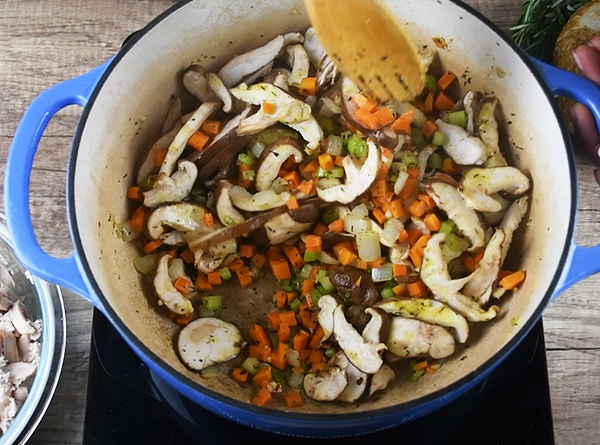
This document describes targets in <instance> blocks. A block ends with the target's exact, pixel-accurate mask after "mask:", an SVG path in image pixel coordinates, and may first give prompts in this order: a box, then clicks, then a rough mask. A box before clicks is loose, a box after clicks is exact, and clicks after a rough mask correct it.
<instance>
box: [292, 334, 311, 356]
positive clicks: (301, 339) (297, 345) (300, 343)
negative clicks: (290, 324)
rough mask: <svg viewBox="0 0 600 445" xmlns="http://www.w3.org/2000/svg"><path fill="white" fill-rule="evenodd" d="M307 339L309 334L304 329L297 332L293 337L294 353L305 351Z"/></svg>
mask: <svg viewBox="0 0 600 445" xmlns="http://www.w3.org/2000/svg"><path fill="white" fill-rule="evenodd" d="M309 339H310V334H309V333H308V332H306V331H305V330H304V329H301V330H300V331H298V333H297V334H296V335H295V336H294V351H301V350H303V349H306V346H307V345H308V340H309Z"/></svg>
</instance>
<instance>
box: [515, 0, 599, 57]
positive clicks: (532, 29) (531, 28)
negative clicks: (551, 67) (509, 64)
mask: <svg viewBox="0 0 600 445" xmlns="http://www.w3.org/2000/svg"><path fill="white" fill-rule="evenodd" d="M589 1H590V0H528V1H526V2H525V3H524V4H523V6H522V8H521V17H520V18H519V20H518V22H517V24H516V25H515V26H513V27H512V28H510V30H511V32H512V37H513V39H514V41H515V43H516V44H517V45H518V46H519V47H520V48H521V49H522V50H524V51H525V52H527V53H529V54H530V55H532V56H534V57H537V58H539V59H541V60H544V61H545V62H548V63H552V52H553V51H554V43H555V42H556V39H557V37H558V35H559V34H560V31H561V30H562V29H563V27H564V26H565V24H566V23H567V21H568V20H569V17H571V15H572V14H573V13H574V12H575V11H576V10H577V9H578V8H579V7H581V6H583V5H584V4H586V3H588V2H589Z"/></svg>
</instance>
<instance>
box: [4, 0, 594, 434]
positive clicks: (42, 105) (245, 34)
mask: <svg viewBox="0 0 600 445" xmlns="http://www.w3.org/2000/svg"><path fill="white" fill-rule="evenodd" d="M388 3H389V5H390V6H391V8H392V10H393V11H394V12H395V13H396V14H398V16H399V17H401V20H402V21H403V22H405V23H406V24H407V27H408V29H409V31H410V32H411V33H412V35H413V37H414V38H415V40H416V41H417V43H418V46H422V45H423V46H425V45H427V46H431V45H432V44H433V42H432V37H443V38H445V40H446V42H448V48H447V49H440V50H438V54H439V58H440V61H441V63H442V65H443V67H444V69H449V70H452V71H453V72H455V73H457V74H458V77H459V78H460V79H464V80H468V84H467V85H466V88H469V89H473V90H479V91H485V92H488V93H493V94H495V95H496V96H497V97H498V98H500V101H501V106H502V111H503V115H504V116H505V117H506V121H510V125H508V124H507V125H505V127H506V128H507V130H508V135H507V137H506V138H505V140H504V141H503V144H504V147H503V148H504V150H505V151H506V153H507V154H508V158H509V162H510V163H511V164H513V165H516V166H518V167H519V168H520V169H521V170H523V171H524V172H526V173H527V174H528V175H529V176H530V177H531V178H532V180H533V195H532V199H531V206H530V211H529V214H528V215H527V216H526V217H525V219H524V221H523V223H522V224H521V228H520V229H519V232H518V235H517V237H516V239H515V240H514V241H513V247H514V249H513V252H512V255H511V256H510V258H509V262H510V264H509V266H513V267H515V268H516V267H518V268H520V269H525V270H526V271H527V280H526V281H525V283H524V284H523V286H522V287H521V288H520V289H519V290H517V291H515V292H514V293H512V295H510V296H508V297H505V298H504V299H503V300H502V301H501V307H502V311H501V315H500V316H499V317H498V318H497V319H495V320H493V321H491V322H489V323H486V324H480V325H478V326H476V327H475V328H474V329H473V330H472V333H471V335H470V339H469V341H468V345H469V346H470V347H469V348H467V349H462V350H459V351H457V352H456V353H455V354H454V356H453V358H451V359H449V360H446V361H445V362H444V365H443V366H442V367H441V369H440V370H439V371H438V372H437V373H436V374H435V375H433V376H427V378H423V379H421V381H420V382H419V383H410V382H408V379H407V378H406V376H403V375H399V376H397V378H396V380H395V382H394V384H393V386H392V387H391V388H388V389H387V390H386V391H385V393H384V394H383V395H382V396H381V397H376V398H372V399H369V400H367V401H365V402H363V403H361V404H356V405H355V404H352V405H347V404H340V403H321V404H315V403H307V404H305V405H304V406H302V407H300V408H297V409H294V410H292V411H290V410H286V409H284V408H282V407H277V406H275V407H269V408H259V407H256V406H253V405H251V404H250V403H248V401H249V399H250V398H251V390H250V389H248V390H246V389H243V388H241V387H240V386H239V385H238V384H237V383H234V382H233V381H232V380H231V379H230V378H229V377H227V376H222V377H216V378H210V379H203V378H201V377H200V376H199V375H198V374H197V373H194V372H191V371H189V370H187V369H186V368H185V367H184V366H183V365H182V363H181V362H180V361H179V359H178V357H177V355H176V353H175V348H174V347H173V339H174V338H175V335H176V331H177V329H178V328H177V327H176V326H175V325H174V324H173V323H172V322H171V321H170V320H167V319H166V317H163V316H160V315H159V314H158V312H157V310H156V303H155V301H154V298H151V292H150V291H149V289H148V288H147V283H146V282H145V281H144V280H142V279H141V277H140V275H139V274H138V273H137V272H136V270H135V269H134V267H133V262H132V259H133V258H134V257H135V256H137V255H138V252H137V250H136V248H134V247H133V246H131V245H127V244H125V243H123V242H122V241H121V240H119V239H118V238H117V237H116V236H115V231H114V227H113V221H115V220H116V221H125V220H126V219H127V218H128V215H129V214H130V211H131V209H130V208H129V207H128V202H127V200H126V197H125V190H126V187H127V186H128V185H131V178H132V177H134V175H133V172H134V171H135V169H136V166H137V163H138V161H139V160H140V159H141V158H142V153H143V151H144V150H145V149H146V147H148V145H149V143H150V142H151V141H152V140H153V138H155V137H156V136H157V133H158V129H159V128H160V125H161V124H162V120H163V118H164V116H165V114H166V106H167V101H168V98H169V97H170V96H171V95H172V94H176V95H183V94H184V92H183V90H182V87H181V84H180V75H181V71H182V69H183V68H184V67H186V66H187V65H189V64H190V63H191V62H195V61H198V60H201V61H202V63H203V64H205V66H206V67H207V68H208V69H209V70H210V69H218V68H219V67H220V66H222V65H223V64H224V63H225V62H226V61H228V60H229V59H230V58H231V57H232V56H233V55H234V54H240V53H242V52H244V51H247V50H250V49H253V48H255V47H257V46H259V45H261V44H263V43H265V42H267V41H268V40H270V39H271V38H273V37H274V36H276V35H277V34H280V33H286V32H290V31H295V30H303V29H305V28H306V27H307V26H308V19H307V16H306V14H305V12H304V7H303V2H302V1H301V0H268V1H267V0H220V1H219V2H214V1H209V0H195V1H192V0H189V1H184V2H181V3H180V4H177V5H176V6H174V7H173V8H171V9H170V10H168V11H167V12H165V13H164V14H162V15H161V16H160V17H158V18H157V19H156V20H154V21H153V22H152V23H150V24H149V25H148V26H147V27H145V28H144V29H143V30H141V32H139V33H137V34H136V35H135V36H134V37H133V38H132V39H131V40H130V41H129V42H127V44H126V45H125V46H124V47H123V49H122V50H121V51H119V53H118V54H117V55H116V56H115V57H114V58H113V59H112V60H109V61H108V62H107V63H105V64H103V65H102V66H100V67H98V68H96V69H94V70H93V71H91V72H89V73H87V74H85V75H83V76H81V77H79V78H76V79H73V80H70V81H67V82H64V83H62V84H59V85H56V86H54V87H52V88H50V89H49V90H47V91H45V92H44V93H42V94H41V95H40V96H39V97H38V98H37V99H36V100H35V101H34V102H33V104H32V105H31V107H30V108H29V110H28V111H27V112H26V113H25V115H24V117H23V120H22V122H21V124H20V126H19V128H18V130H17V133H16V135H15V138H14V141H13V145H12V147H11V150H10V153H9V157H8V163H7V168H6V173H5V175H6V180H5V206H6V214H7V220H8V227H9V229H10V231H11V235H12V237H13V240H14V244H15V250H16V252H17V254H18V256H19V258H20V260H21V261H22V262H23V264H25V266H26V267H27V268H29V269H30V270H31V271H32V272H33V273H35V274H37V275H38V276H40V277H42V278H44V279H46V280H48V281H52V282H55V283H57V284H60V285H62V286H65V287H67V288H69V289H72V290H73V291H75V292H77V293H79V294H81V295H82V296H83V297H84V298H86V299H88V300H89V301H91V302H92V303H93V304H94V306H96V307H97V308H98V309H100V310H101V311H102V312H103V313H104V314H105V315H106V316H107V317H108V318H109V319H110V320H111V322H112V323H113V324H114V325H115V327H116V328H117V330H118V331H119V332H120V334H121V335H122V336H123V337H124V338H125V339H126V341H127V342H128V343H129V345H130V346H131V347H132V348H133V349H134V351H135V352H136V353H137V354H138V355H139V356H140V357H141V359H142V360H143V361H144V362H145V363H146V364H147V365H148V366H149V367H150V368H151V369H152V370H153V372H154V373H155V374H156V375H158V376H159V377H160V378H161V379H163V380H164V381H165V382H166V383H167V384H169V385H170V386H172V387H174V388H175V389H176V390H177V391H179V392H180V393H182V394H183V395H185V396H186V397H188V398H190V399H191V400H192V401H193V402H195V403H197V404H199V405H201V406H203V407H205V408H208V409H209V410H211V411H213V412H215V413H218V414H220V415H223V416H225V417H227V418H230V419H232V420H234V421H237V422H240V423H243V424H247V425H250V426H253V427H256V428H260V429H265V430H269V431H274V432H279V433H286V434H298V435H314V436H340V435H349V434H357V433H366V432H369V431H374V430H378V429H383V428H387V427H391V426H393V425H398V424H401V423H404V422H407V421H410V420H411V419H414V418H416V417H419V416H421V415H424V414H426V413H428V412H431V411H433V410H435V409H436V408H439V407H441V406H442V405H444V404H445V403H447V402H449V401H451V400H453V399H455V398H456V397H458V396H460V395H461V394H463V393H465V392H466V391H467V390H468V389H469V388H471V387H473V385H475V384H476V383H478V382H479V381H481V380H482V379H483V378H484V377H485V376H486V375H487V374H489V372H490V371H491V370H492V369H493V368H494V367H495V366H496V365H498V363H499V362H500V361H501V360H502V359H503V358H504V357H506V355H507V354H509V353H510V352H511V350H512V349H513V348H514V347H515V346H516V345H517V344H518V342H519V341H520V340H521V339H522V338H523V337H524V335H525V334H526V333H527V331H529V329H530V328H531V327H532V326H533V325H534V323H535V322H536V321H537V320H538V319H539V318H540V316H541V313H542V311H543V309H544V308H545V307H546V306H547V305H548V303H549V302H550V301H551V300H552V298H554V297H556V296H557V295H558V294H559V293H560V292H561V291H562V290H564V289H565V288H566V287H568V286H570V285H571V284H573V283H574V282H576V281H578V280H580V279H582V278H584V277H586V276H587V275H590V274H591V273H595V272H597V271H598V270H600V261H598V258H599V256H600V248H599V247H593V248H583V247H579V246H576V245H575V244H574V241H573V231H574V225H575V216H576V210H577V202H576V190H577V181H576V174H575V164H574V158H573V154H572V150H571V143H570V140H569V136H568V132H567V131H566V127H565V125H564V124H563V123H562V122H561V118H560V115H559V112H558V111H557V108H556V107H555V105H554V98H553V97H554V95H557V94H564V95H567V96H570V97H572V98H574V99H576V100H578V101H580V102H583V103H585V104H586V105H588V106H589V107H590V108H591V109H592V111H593V112H594V114H595V116H596V118H597V120H598V116H600V108H599V107H600V91H599V90H598V89H597V88H596V87H595V86H594V85H592V84H591V83H589V82H587V81H585V80H583V79H582V78H580V77H577V76H575V75H572V74H568V73H565V72H561V71H559V70H556V69H554V68H552V67H549V66H546V65H544V64H541V63H539V62H537V61H535V60H531V59H529V58H528V57H527V56H526V55H525V54H523V53H522V52H521V51H520V50H519V49H518V48H517V47H515V45H514V44H512V43H511V42H510V41H509V39H508V38H507V37H506V36H505V35H504V34H503V33H502V32H501V31H499V30H498V29H497V28H496V27H494V26H493V25H492V24H491V23H490V22H489V21H487V20H485V19H484V18H483V17H482V16H481V15H479V14H478V13H476V12H475V11H474V10H472V9H471V8H470V7H468V6H466V5H464V4H462V3H460V2H458V1H450V0H389V1H388ZM69 104H78V105H81V106H82V107H84V110H83V115H82V117H81V120H80V122H79V125H78V127H77V130H76V133H75V136H74V140H73V146H72V149H71V155H70V159H69V164H68V170H67V210H68V223H69V227H70V231H71V236H72V239H73V243H74V245H75V251H74V253H73V254H72V255H71V256H70V257H68V258H65V259H56V258H52V257H50V256H48V255H47V254H46V253H45V252H44V251H43V250H42V249H41V248H40V247H39V245H38V243H37V241H36V238H35V235H34V232H33V229H32V224H31V216H30V212H29V207H28V201H29V200H28V190H29V177H30V174H31V167H32V161H33V157H34V154H35V152H36V149H37V146H38V142H39V139H40V137H41V135H42V132H43V131H44V128H45V126H46V124H47V123H48V121H49V119H50V118H51V117H52V116H53V115H54V114H55V113H56V112H57V111H58V110H59V109H61V108H63V107H65V106H67V105H69ZM142 117H143V118H145V119H141V118H142ZM142 122H143V123H142ZM271 289H273V286H272V284H271V285H268V284H264V285H263V286H261V287H260V288H259V289H258V291H257V292H253V291H252V290H248V291H240V290H239V288H238V287H237V286H234V287H232V288H231V289H230V290H226V289H225V290H223V291H222V292H221V293H222V294H223V295H224V297H225V299H226V300H225V301H226V303H225V305H226V306H227V307H228V309H227V310H226V311H225V312H224V314H223V317H224V318H225V319H229V320H232V321H234V322H236V323H237V324H238V325H239V327H240V328H241V330H242V332H247V328H248V327H249V324H250V323H254V322H255V321H256V320H257V317H259V316H260V313H259V312H257V311H254V312H253V314H254V315H252V316H250V317H248V316H244V315H243V314H244V313H245V310H246V309H247V308H249V307H251V306H252V304H253V303H254V302H255V301H256V300H260V301H263V302H264V303H263V304H264V305H265V306H264V307H266V305H267V304H268V301H270V299H271V296H272V295H273V294H272V291H271ZM259 305H260V303H259ZM515 321H516V322H515Z"/></svg>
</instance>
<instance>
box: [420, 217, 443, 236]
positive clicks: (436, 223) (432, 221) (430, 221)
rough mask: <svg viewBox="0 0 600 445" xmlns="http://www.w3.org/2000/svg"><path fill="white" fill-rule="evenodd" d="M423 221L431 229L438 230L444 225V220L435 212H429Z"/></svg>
mask: <svg viewBox="0 0 600 445" xmlns="http://www.w3.org/2000/svg"><path fill="white" fill-rule="evenodd" d="M423 222H424V223H425V225H426V226H427V228H428V229H429V230H431V231H432V232H437V231H438V230H440V227H442V222H441V221H440V219H439V218H438V217H437V215H436V214H435V213H428V214H427V215H425V216H424V217H423Z"/></svg>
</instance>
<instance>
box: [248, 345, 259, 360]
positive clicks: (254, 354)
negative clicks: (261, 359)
mask: <svg viewBox="0 0 600 445" xmlns="http://www.w3.org/2000/svg"><path fill="white" fill-rule="evenodd" d="M248 357H251V358H258V346H256V345H250V346H248Z"/></svg>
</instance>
